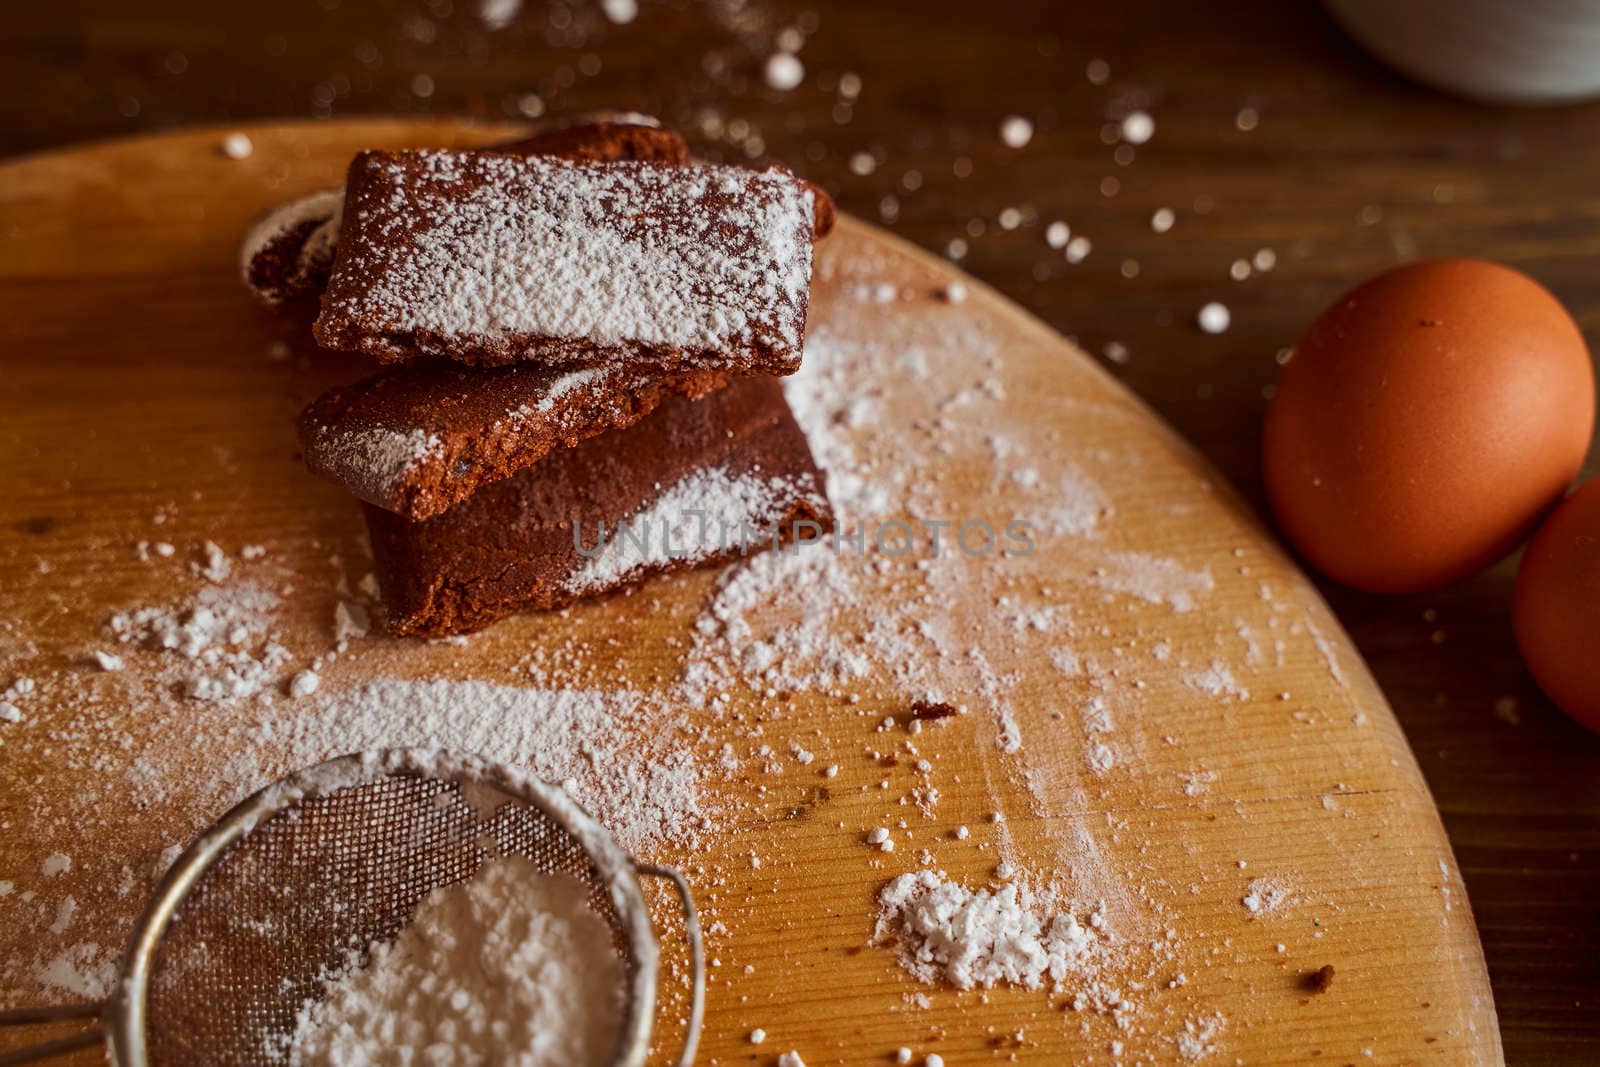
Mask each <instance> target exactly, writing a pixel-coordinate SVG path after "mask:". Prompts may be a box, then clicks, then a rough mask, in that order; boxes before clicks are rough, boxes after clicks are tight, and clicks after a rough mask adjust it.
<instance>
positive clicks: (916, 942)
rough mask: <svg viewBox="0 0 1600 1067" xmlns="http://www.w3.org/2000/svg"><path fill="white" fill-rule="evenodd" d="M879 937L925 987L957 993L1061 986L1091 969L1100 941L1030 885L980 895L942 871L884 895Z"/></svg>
mask: <svg viewBox="0 0 1600 1067" xmlns="http://www.w3.org/2000/svg"><path fill="white" fill-rule="evenodd" d="M873 937H874V940H876V941H880V942H894V943H897V944H898V945H899V948H900V953H901V957H900V959H901V964H902V965H903V966H904V967H905V969H906V970H907V971H909V972H910V973H911V974H912V975H913V976H915V977H916V978H917V979H918V980H920V981H923V982H940V981H943V982H947V983H949V984H950V985H953V986H955V987H956V988H957V989H971V988H973V987H975V986H981V987H983V988H986V989H987V988H989V987H992V986H995V985H1018V986H1023V987H1024V988H1027V989H1039V988H1042V987H1044V986H1045V985H1052V986H1057V987H1059V986H1060V985H1061V984H1062V983H1063V982H1064V981H1066V980H1067V979H1068V978H1070V977H1072V976H1074V975H1082V974H1084V973H1085V972H1086V970H1087V968H1088V967H1089V965H1090V964H1091V962H1092V960H1093V957H1094V954H1095V951H1096V948H1097V938H1096V936H1095V935H1094V934H1093V933H1092V932H1091V931H1090V930H1089V929H1087V928H1085V927H1084V926H1082V925H1081V924H1079V922H1078V920H1077V919H1076V918H1075V917H1074V916H1073V915H1072V914H1071V913H1070V912H1058V911H1054V910H1053V909H1052V908H1051V905H1050V902H1049V901H1047V900H1045V899H1043V898H1042V897H1041V896H1040V895H1039V894H1037V893H1035V892H1034V891H1033V890H1031V889H1029V888H1028V887H1027V886H1018V885H1016V884H1014V883H1009V884H1007V885H1004V886H1002V887H1001V888H1000V889H998V890H996V891H994V892H990V891H989V890H987V889H979V890H977V891H973V890H970V889H967V888H966V887H964V886H962V885H961V884H960V883H958V882H954V881H951V880H949V879H948V878H947V877H946V876H945V875H944V873H943V872H940V873H934V872H933V871H918V872H916V873H914V874H902V875H901V876H900V877H898V878H896V879H894V880H893V881H891V882H890V883H889V884H888V885H886V886H884V887H883V889H882V890H880V891H879V893H878V922H877V927H876V929H875V930H874V934H873Z"/></svg>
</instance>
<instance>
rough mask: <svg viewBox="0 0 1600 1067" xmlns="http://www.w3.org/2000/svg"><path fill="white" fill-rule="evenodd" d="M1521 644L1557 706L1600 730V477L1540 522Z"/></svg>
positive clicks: (1522, 605) (1521, 596)
mask: <svg viewBox="0 0 1600 1067" xmlns="http://www.w3.org/2000/svg"><path fill="white" fill-rule="evenodd" d="M1512 618H1513V620H1514V621H1515V623H1516V628H1517V647H1518V648H1520V649H1522V658H1523V660H1524V661H1526V662H1527V664H1528V669H1529V670H1531V671H1532V672H1533V676H1534V677H1535V678H1537V679H1538V681H1539V686H1540V687H1541V688H1542V689H1543V690H1544V691H1545V693H1546V694H1548V695H1549V697H1550V699H1551V700H1553V701H1555V702H1556V705H1557V706H1558V707H1560V708H1561V710H1563V711H1565V712H1566V713H1567V714H1568V715H1571V716H1572V717H1573V718H1574V719H1577V720H1578V721H1579V722H1581V723H1583V724H1584V725H1585V726H1587V727H1589V728H1590V729H1591V730H1600V478H1595V479H1593V480H1592V481H1590V482H1588V483H1587V484H1585V485H1584V486H1583V487H1582V488H1581V489H1579V490H1578V491H1577V492H1575V493H1573V494H1572V495H1571V496H1569V497H1567V499H1566V500H1565V501H1563V502H1562V504H1561V506H1560V507H1558V508H1557V509H1556V510H1555V512H1554V513H1553V514H1551V516H1550V517H1549V518H1548V519H1546V520H1545V521H1544V525H1543V526H1541V527H1539V532H1538V533H1537V534H1535V535H1534V537H1533V541H1532V542H1531V543H1530V544H1529V545H1528V551H1527V553H1526V554H1525V555H1524V556H1523V557H1522V566H1521V568H1520V569H1519V570H1518V571H1517V593H1516V599H1515V600H1514V601H1513V603H1512Z"/></svg>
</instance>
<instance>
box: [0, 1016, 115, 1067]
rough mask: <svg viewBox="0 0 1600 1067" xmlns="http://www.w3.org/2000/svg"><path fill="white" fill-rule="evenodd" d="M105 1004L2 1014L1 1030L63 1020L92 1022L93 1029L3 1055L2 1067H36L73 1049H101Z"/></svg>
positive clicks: (103, 1038)
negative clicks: (14, 1066)
mask: <svg viewBox="0 0 1600 1067" xmlns="http://www.w3.org/2000/svg"><path fill="white" fill-rule="evenodd" d="M105 1010H106V1006H105V1005H104V1004H62V1005H60V1006H57V1007H49V1008H16V1009H13V1010H11V1011H0V1027H3V1026H27V1025H29V1024H31V1023H51V1022H58V1021H60V1020H62V1019H93V1020H95V1025H94V1028H93V1029H91V1030H85V1031H83V1032H82V1033H79V1034H72V1035H71V1036H69V1037H58V1038H56V1039H55V1040H53V1041H41V1042H39V1044H37V1045H29V1046H27V1047H26V1048H19V1049H14V1050H12V1051H11V1052H0V1067H11V1065H12V1064H17V1063H33V1062H35V1061H36V1060H42V1059H48V1058H49V1057H51V1056H59V1055H61V1054H62V1053H63V1052H71V1051H73V1050H74V1049H80V1048H87V1047H89V1046H90V1045H98V1044H100V1042H102V1041H104V1040H105V1033H104V1029H103V1024H102V1023H101V1021H100V1020H101V1018H102V1017H103V1016H104V1014H105Z"/></svg>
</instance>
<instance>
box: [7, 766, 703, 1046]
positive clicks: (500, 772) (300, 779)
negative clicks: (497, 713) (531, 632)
mask: <svg viewBox="0 0 1600 1067" xmlns="http://www.w3.org/2000/svg"><path fill="white" fill-rule="evenodd" d="M509 854H514V855H520V856H525V857H527V858H528V859H530V860H532V861H533V863H534V864H535V865H536V866H537V867H538V869H539V870H540V871H541V872H544V873H561V874H567V875H571V876H573V877H574V878H577V879H578V880H579V881H580V882H581V883H583V884H584V885H585V887H586V888H587V889H588V900H589V904H590V906H591V907H593V908H594V910H595V911H596V913H598V914H599V915H600V916H601V917H602V918H604V919H605V920H606V922H607V923H608V924H609V925H610V927H611V931H612V936H613V946H614V948H615V950H616V952H617V955H618V957H619V958H620V959H621V960H622V962H623V973H624V976H625V981H626V983H627V990H626V996H625V1000H624V1006H623V1011H622V1022H621V1027H620V1032H619V1034H618V1036H617V1049H616V1054H615V1056H614V1057H613V1058H612V1060H611V1061H610V1063H611V1065H612V1067H638V1065H640V1064H643V1063H644V1061H645V1057H646V1056H647V1054H648V1052H649V1046H650V1033H651V1028H652V1024H653V1022H654V1017H655V1007H656V966H657V960H658V952H657V947H656V939H655V934H654V931H653V930H652V928H651V925H650V915H649V910H648V908H647V907H646V905H645V900H644V894H643V891H642V889H641V887H640V883H639V879H638V877H637V876H638V875H647V876H649V877H653V878H661V879H664V880H666V881H668V882H670V883H671V884H672V887H673V888H674V889H675V890H676V891H677V894H678V899H679V901H680V902H681V904H682V907H683V915H684V928H685V935H686V938H687V940H688V944H689V956H690V967H691V989H690V998H691V1003H690V1011H689V1020H688V1025H687V1028H686V1031H685V1034H684V1039H683V1049H682V1052H681V1054H680V1056H679V1059H678V1063H679V1064H680V1065H688V1064H690V1063H692V1062H693V1061H694V1050H695V1046H696V1044H697V1043H698V1041H699V1036H700V1024H701V1016H702V1012H703V1007H704V999H705V958H704V952H703V948H702V945H701V940H700V927H699V922H698V920H697V919H696V917H695V910H694V902H693V900H692V898H691V897H690V894H689V886H688V883H687V882H686V881H685V880H684V878H683V876H682V875H681V874H679V873H678V872H677V871H675V870H673V869H671V868H669V867H657V866H651V865H647V864H640V863H636V862H635V861H634V860H633V859H632V858H630V857H629V856H628V855H627V854H626V853H625V852H624V851H623V850H622V848H621V847H620V846H619V845H618V844H617V842H616V841H615V839H613V838H612V837H611V835H610V834H609V833H607V832H606V831H605V829H604V828H603V827H601V826H600V825H599V824H598V823H597V822H595V821H594V819H593V818H591V817H590V816H589V815H588V814H586V813H585V812H584V811H583V809H581V808H580V807H579V806H578V805H577V803H575V802H574V801H573V800H572V798H571V797H570V796H568V795H567V794H566V793H565V792H564V791H562V790H561V789H558V788H557V787H555V786H552V785H549V784H547V783H545V782H541V781H539V780H538V779H536V778H534V777H532V776H531V775H528V774H526V773H524V772H522V771H519V770H517V769H515V768H511V767H506V766H503V765H500V764H496V763H492V762H489V761H487V760H483V759H478V758H475V757H462V756H453V755H441V754H438V753H424V752H419V751H415V750H403V749H402V750H387V751H381V752H371V753H362V754H357V755H351V756H344V757H341V758H339V759H335V760H330V761H329V762H327V763H323V764H320V765H318V766H316V767H313V768H311V769H309V770H306V771H302V772H300V773H299V774H295V775H292V776H290V777H288V778H285V779H284V780H282V781H281V782H278V783H277V784H275V785H271V786H268V787H267V788H266V789H263V790H261V791H260V792H259V793H256V794H255V795H254V796H252V797H250V798H249V799H248V800H245V801H243V802H242V803H240V804H239V805H238V806H236V807H235V808H234V809H233V810H232V811H230V812H228V813H227V814H226V815H224V816H223V817H222V818H221V819H220V820H218V822H217V823H216V825H214V826H213V827H212V828H211V829H210V830H208V831H206V833H204V834H203V835H201V837H200V838H199V839H198V840H196V841H195V842H194V844H192V845H190V846H189V849H188V851H186V852H185V853H184V854H183V855H182V856H181V857H180V858H179V859H178V861H177V862H176V863H175V864H174V865H173V867H172V869H171V870H170V871H168V872H167V875H166V877H165V878H164V879H163V880H162V882H161V885H160V886H159V888H158V889H157V890H156V895H155V898H154V900H152V901H151V903H150V905H149V907H148V908H147V909H146V911H145V913H144V915H143V916H142V917H141V918H140V920H139V922H138V925H137V927H136V929H135V931H134V934H133V938H132V940H131V941H130V942H129V945H128V950H127V954H126V956H125V957H124V959H123V964H122V974H121V981H120V982H119V984H118V988H117V991H116V993H114V994H113V995H112V997H111V998H110V999H109V1000H108V1001H106V1002H105V1003H103V1004H84V1005H74V1006H64V1007H54V1008H37V1009H21V1010H18V1011H9V1012H0V1025H20V1024H24V1023H38V1022H46V1021H51V1020H58V1019H71V1018H85V1019H95V1020H97V1022H98V1026H97V1027H96V1028H94V1029H91V1030H86V1031H85V1032H83V1033H81V1034H75V1035H73V1036H71V1037H67V1038H62V1039H59V1040H56V1041H49V1042H45V1043H44V1044H40V1045H34V1046H32V1047H29V1048H24V1049H19V1050H17V1051H15V1052H11V1053H8V1054H3V1055H0V1067H4V1065H6V1064H14V1063H26V1062H31V1061H33V1060H37V1059H41V1058H43V1057H45V1056H50V1055H54V1054H56V1053H60V1052H65V1051H68V1050H70V1049H75V1048H81V1047H85V1046H88V1045H92V1044H95V1043H98V1042H99V1041H100V1040H102V1038H104V1039H105V1040H106V1041H107V1042H108V1045H109V1048H110V1052H111V1056H112V1059H113V1060H114V1062H116V1063H117V1064H120V1065H124V1067H136V1065H137V1067H142V1065H145V1064H163V1065H164V1064H188V1063H207V1064H239V1065H252V1064H273V1063H277V1064H281V1063H284V1062H286V1060H287V1052H288V1042H289V1035H291V1034H293V1033H294V1029H295V1022H296V1017H297V1016H298V1014H299V1012H300V1010H301V1008H302V1006H303V1005H304V1004H305V1003H306V1001H308V1000H315V999H317V998H319V997H320V996H321V995H322V992H323V989H324V978H325V976H326V975H329V974H334V973H338V972H339V971H341V970H342V969H344V968H345V967H347V966H348V964H349V961H350V959H351V954H352V952H354V953H356V954H358V958H360V959H362V960H364V959H365V958H366V953H367V951H368V949H369V948H370V947H371V946H372V945H373V944H374V943H375V942H386V941H388V940H390V939H392V938H394V937H395V936H396V935H397V934H399V932H400V931H401V930H402V929H403V928H404V927H405V926H406V925H407V924H408V923H409V922H410V920H411V917H412V915H413V913H414V912H415V911H416V909H417V905H418V904H419V903H421V901H422V899H423V898H424V897H426V896H427V895H428V894H429V893H430V892H431V891H432V890H434V889H437V888H439V887H441V886H449V885H454V884H456V883H458V882H462V881H465V880H466V879H468V878H470V877H472V876H473V875H474V874H475V873H476V872H477V870H478V868H479V867H481V866H482V865H483V864H484V863H485V862H487V861H489V860H491V859H494V858H495V857H497V856H500V855H509Z"/></svg>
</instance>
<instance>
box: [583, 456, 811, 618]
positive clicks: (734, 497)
mask: <svg viewBox="0 0 1600 1067" xmlns="http://www.w3.org/2000/svg"><path fill="white" fill-rule="evenodd" d="M798 492H800V489H799V488H798V487H797V486H796V485H795V483H794V482H793V481H792V480H791V479H788V478H784V477H769V476H767V475H763V474H761V473H760V472H759V471H755V472H751V473H748V474H740V475H733V474H729V473H728V471H727V470H726V469H725V468H722V467H712V468H708V469H705V470H698V471H694V472H693V473H691V474H688V475H686V476H684V477H683V478H682V479H680V480H679V481H677V482H675V483H674V484H673V485H672V486H671V487H670V488H668V489H667V490H666V491H665V492H663V493H662V494H661V495H660V496H658V497H657V498H656V499H655V500H654V501H652V502H651V503H650V505H649V506H648V507H646V508H645V509H644V510H642V511H640V512H637V513H636V514H634V515H631V516H629V517H628V518H626V519H624V520H622V522H621V523H620V524H619V526H618V527H617V528H616V529H614V530H612V531H611V532H610V536H609V539H608V540H606V541H605V547H604V548H602V549H600V550H599V551H598V552H597V553H596V554H594V555H593V556H591V557H590V558H589V559H587V560H585V561H584V562H583V563H581V564H579V565H578V567H577V569H576V570H574V571H573V573H572V574H571V575H570V576H569V577H568V578H567V580H566V587H567V588H568V589H569V590H572V591H574V592H581V591H583V590H592V589H609V588H612V587H614V586H616V585H617V584H619V583H620V582H623V581H625V580H626V579H627V578H628V576H629V575H632V574H634V573H635V572H637V571H641V570H645V569H646V568H649V567H651V566H657V565H660V564H664V563H667V562H669V561H672V560H702V559H709V558H711V557H713V556H717V555H720V554H722V553H724V552H727V551H729V550H731V549H734V548H736V547H738V546H741V545H746V544H756V543H759V542H762V541H769V540H771V538H772V536H773V533H774V529H773V527H774V526H775V524H777V523H778V522H780V521H781V520H782V519H783V518H784V516H785V515H787V514H788V513H789V512H790V510H791V509H792V507H793V505H794V502H795V496H796V494H797V493H798ZM602 535H604V531H602Z"/></svg>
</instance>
